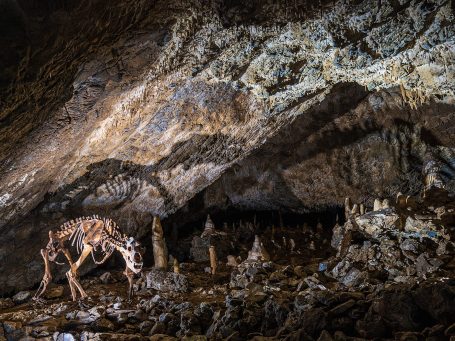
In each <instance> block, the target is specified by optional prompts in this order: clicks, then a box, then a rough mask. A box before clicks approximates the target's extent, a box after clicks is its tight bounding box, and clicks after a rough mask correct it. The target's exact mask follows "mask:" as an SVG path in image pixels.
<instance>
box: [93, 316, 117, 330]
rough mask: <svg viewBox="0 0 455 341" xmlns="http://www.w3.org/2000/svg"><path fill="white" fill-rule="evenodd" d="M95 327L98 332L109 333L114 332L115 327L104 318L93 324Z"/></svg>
mask: <svg viewBox="0 0 455 341" xmlns="http://www.w3.org/2000/svg"><path fill="white" fill-rule="evenodd" d="M95 327H96V329H97V330H99V331H111V330H114V328H115V325H114V324H113V323H112V322H111V321H109V320H108V319H106V318H104V317H103V318H100V319H98V320H97V321H96V322H95Z"/></svg>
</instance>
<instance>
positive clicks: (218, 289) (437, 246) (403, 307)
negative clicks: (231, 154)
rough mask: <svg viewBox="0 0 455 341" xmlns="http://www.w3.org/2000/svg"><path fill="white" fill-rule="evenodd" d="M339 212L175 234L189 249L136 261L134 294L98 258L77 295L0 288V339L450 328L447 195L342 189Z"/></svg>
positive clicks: (415, 332)
mask: <svg viewBox="0 0 455 341" xmlns="http://www.w3.org/2000/svg"><path fill="white" fill-rule="evenodd" d="M345 215H346V217H345V218H346V221H345V223H344V224H338V223H337V224H336V225H335V227H333V230H330V229H324V228H323V227H322V224H317V226H309V225H307V224H303V225H302V226H298V227H295V226H294V227H269V228H267V229H263V230H261V231H258V224H256V223H254V222H243V223H242V222H239V223H238V224H234V225H232V226H228V225H227V224H225V226H224V227H223V228H222V229H221V228H213V226H212V225H211V224H208V225H207V226H208V227H207V226H206V229H205V230H204V232H203V233H202V235H201V234H200V233H201V231H198V233H197V234H196V233H194V234H193V235H191V236H189V237H187V238H186V241H185V240H183V239H184V238H183V239H182V240H181V241H179V243H178V244H180V245H182V247H183V245H186V244H185V243H186V242H188V240H191V251H190V253H191V257H192V259H193V261H192V262H182V263H180V264H179V265H177V264H174V263H173V262H172V261H171V262H170V264H169V265H170V266H169V271H162V270H157V269H152V268H145V269H144V271H143V272H142V274H141V275H140V276H138V277H137V278H136V279H135V285H134V287H135V293H136V294H135V296H134V298H133V299H132V300H131V301H128V300H127V298H126V287H127V283H126V279H125V278H124V276H123V275H122V271H119V270H111V271H108V272H106V271H105V270H102V269H99V270H97V271H98V272H95V273H92V274H91V275H88V276H84V277H83V278H82V279H81V283H82V285H83V286H84V288H86V290H87V293H88V295H89V298H88V299H85V300H83V301H78V302H73V301H71V298H70V293H69V289H68V286H67V284H66V283H64V282H60V283H58V284H53V285H52V286H51V287H50V288H49V290H48V292H47V296H46V301H45V303H36V302H34V301H33V300H32V299H31V297H32V295H33V292H32V291H22V292H19V293H16V294H15V295H14V296H12V297H10V298H2V299H0V307H1V310H0V321H2V328H1V329H0V340H3V339H6V340H35V339H37V340H76V339H81V340H174V339H184V340H206V339H213V340H221V339H223V340H247V339H248V340H361V339H362V340H363V339H398V340H448V339H450V340H453V339H455V276H454V274H455V257H454V255H455V248H454V243H453V242H452V240H453V239H454V231H453V224H454V222H455V202H454V200H453V197H450V195H448V194H447V193H445V192H441V191H438V192H435V193H430V194H428V193H427V195H426V197H425V198H424V199H423V198H421V197H418V198H411V197H404V196H400V195H399V196H397V199H396V202H395V200H394V202H393V203H392V202H391V203H389V201H387V200H385V201H383V202H381V201H379V200H377V201H376V202H375V207H374V209H373V210H370V211H369V212H366V213H365V212H364V208H363V207H361V206H360V205H351V204H350V202H349V201H347V202H346V207H345ZM210 222H211V221H210ZM255 235H259V238H256V239H255ZM261 240H262V241H261ZM234 241H236V243H235V244H234ZM208 245H214V246H215V247H216V251H217V255H218V260H219V261H218V263H217V268H216V274H214V275H212V274H211V273H210V270H211V268H210V262H209V261H208V252H207V250H208V248H207V246H208ZM234 249H235V250H237V252H238V255H240V256H237V255H236V256H235V257H233V256H229V257H226V255H228V254H229V252H232V250H234ZM170 250H172V247H171V248H170ZM204 250H205V251H204ZM248 250H249V251H248ZM231 254H232V253H231ZM227 258H228V259H229V261H228V263H226V259H227ZM194 260H198V261H199V262H195V261H194ZM236 263H238V264H237V265H236ZM174 266H175V267H177V266H178V268H179V271H177V272H174V271H173V269H174Z"/></svg>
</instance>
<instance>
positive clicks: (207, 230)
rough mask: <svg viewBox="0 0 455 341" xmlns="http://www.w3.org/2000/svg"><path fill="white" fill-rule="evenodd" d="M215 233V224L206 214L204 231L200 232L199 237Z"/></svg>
mask: <svg viewBox="0 0 455 341" xmlns="http://www.w3.org/2000/svg"><path fill="white" fill-rule="evenodd" d="M214 233H215V224H214V223H213V221H212V219H211V218H210V215H207V220H206V221H205V226H204V231H203V232H202V234H201V238H204V237H206V236H210V235H211V234H214Z"/></svg>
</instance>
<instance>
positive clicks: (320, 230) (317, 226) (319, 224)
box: [316, 220, 324, 233]
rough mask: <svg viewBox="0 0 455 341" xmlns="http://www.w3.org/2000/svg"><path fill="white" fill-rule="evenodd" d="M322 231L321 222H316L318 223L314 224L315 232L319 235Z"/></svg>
mask: <svg viewBox="0 0 455 341" xmlns="http://www.w3.org/2000/svg"><path fill="white" fill-rule="evenodd" d="M323 230H324V227H323V226H322V224H321V221H320V220H318V223H317V224H316V231H317V232H319V233H322V231H323Z"/></svg>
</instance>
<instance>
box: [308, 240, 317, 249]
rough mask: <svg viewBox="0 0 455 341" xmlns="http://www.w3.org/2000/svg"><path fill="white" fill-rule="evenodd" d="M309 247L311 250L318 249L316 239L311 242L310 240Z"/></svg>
mask: <svg viewBox="0 0 455 341" xmlns="http://www.w3.org/2000/svg"><path fill="white" fill-rule="evenodd" d="M309 249H310V250H316V247H315V246H314V241H311V242H310V246H309Z"/></svg>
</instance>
